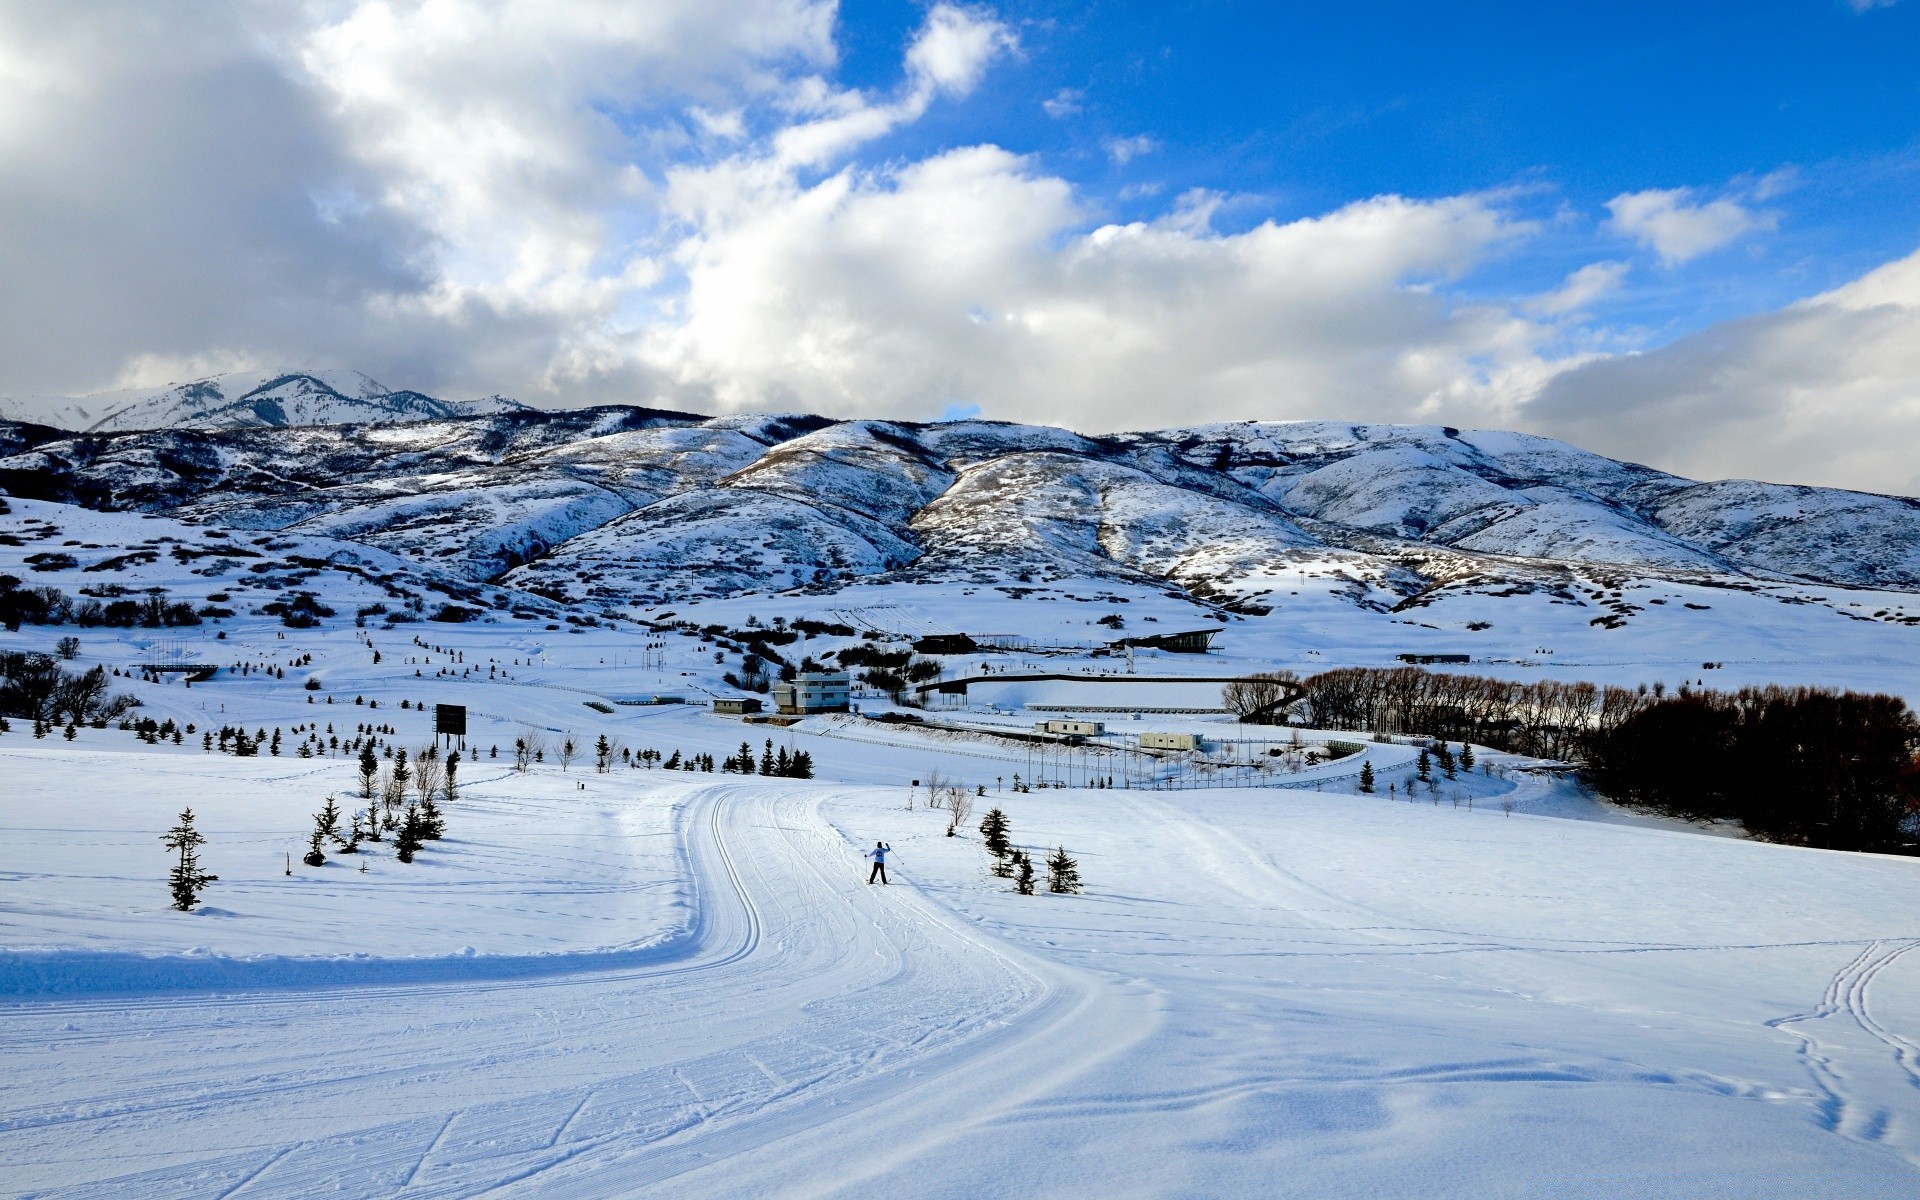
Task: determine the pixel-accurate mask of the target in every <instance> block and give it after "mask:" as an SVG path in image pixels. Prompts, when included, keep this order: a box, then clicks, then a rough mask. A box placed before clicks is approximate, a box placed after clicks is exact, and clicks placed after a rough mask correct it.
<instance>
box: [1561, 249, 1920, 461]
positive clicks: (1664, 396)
mask: <svg viewBox="0 0 1920 1200" xmlns="http://www.w3.org/2000/svg"><path fill="white" fill-rule="evenodd" d="M1524 414H1525V420H1526V421H1527V422H1528V423H1529V424H1530V425H1532V426H1533V427H1535V428H1537V429H1539V430H1541V431H1542V432H1547V433H1552V434H1554V435H1555V436H1559V437H1565V438H1568V439H1570V440H1572V441H1575V442H1578V443H1580V444H1581V445H1585V446H1589V447H1591V448H1593V449H1595V450H1599V451H1602V452H1604V453H1609V454H1616V455H1620V456H1622V457H1626V458H1631V459H1636V460H1639V461H1642V462H1651V463H1654V464H1656V465H1659V466H1662V467H1666V468H1667V469H1670V470H1676V471H1680V472H1682V473H1686V474H1692V475H1696V476H1700V477H1705V478H1721V477H1726V476H1744V477H1750V478H1760V479H1772V480H1784V481H1789V482H1796V483H1817V484H1824V485H1828V486H1833V487H1849V488H1863V489H1867V490H1874V491H1885V492H1895V493H1903V494H1910V495H1911V494H1920V464H1917V463H1916V461H1915V458H1914V452H1913V451H1914V447H1915V446H1920V252H1917V253H1915V254H1913V255H1910V256H1908V257H1906V258H1903V259H1900V260H1898V261H1896V262H1893V263H1889V264H1887V265H1886V266H1883V267H1881V268H1879V269H1878V270H1875V271H1873V272H1870V273H1869V274H1867V275H1865V276H1863V277H1862V278H1860V279H1858V280H1855V281H1854V282H1852V283H1849V284H1847V285H1846V286H1844V287H1841V288H1837V289H1835V290H1833V291H1831V292H1827V293H1825V294H1823V295H1819V296H1815V297H1812V298H1811V299H1808V300H1804V301H1801V302H1800V303H1797V304H1794V305H1791V306H1789V307H1787V308H1785V309H1783V310H1781V311H1779V312H1775V313H1768V314H1764V315H1761V316H1757V317H1750V318H1746V319H1744V320H1737V321H1730V322H1727V323H1725V324H1722V325H1717V326H1714V327H1712V328H1710V329H1707V330H1705V331H1703V332H1701V333H1698V334H1695V335H1693V336H1691V337H1687V338H1683V339H1681V340H1680V341H1678V342H1674V343H1672V344H1671V345H1668V346H1664V347H1662V348H1660V349H1657V350H1653V351H1650V352H1648V353H1645V354H1639V355H1631V356H1625V357H1619V358H1609V359H1601V360H1597V361H1594V362H1591V363H1588V364H1586V365H1584V366H1580V367H1577V368H1575V369H1573V370H1571V371H1568V372H1566V373H1565V374H1563V375H1560V376H1559V377H1557V378H1555V379H1553V380H1552V381H1551V382H1550V383H1548V384H1547V385H1546V386H1545V387H1544V388H1543V389H1542V391H1541V392H1540V394H1539V396H1538V398H1537V399H1536V400H1534V401H1533V402H1532V403H1530V404H1528V405H1527V406H1526V407H1525V409H1524Z"/></svg>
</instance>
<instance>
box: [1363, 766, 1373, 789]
mask: <svg viewBox="0 0 1920 1200" xmlns="http://www.w3.org/2000/svg"><path fill="white" fill-rule="evenodd" d="M1360 790H1361V791H1363V792H1368V793H1371V792H1372V791H1373V764H1372V763H1371V762H1363V763H1361V764H1360Z"/></svg>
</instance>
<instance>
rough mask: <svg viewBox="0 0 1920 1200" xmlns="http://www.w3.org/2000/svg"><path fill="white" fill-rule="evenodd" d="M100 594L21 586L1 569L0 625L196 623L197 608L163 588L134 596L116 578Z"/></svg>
mask: <svg viewBox="0 0 1920 1200" xmlns="http://www.w3.org/2000/svg"><path fill="white" fill-rule="evenodd" d="M99 590H100V591H101V592H102V593H103V594H105V595H106V599H105V600H104V601H103V600H102V599H99V598H96V597H93V596H86V595H82V596H81V597H80V599H78V600H75V599H74V598H73V597H71V596H69V595H67V594H66V593H65V592H63V591H61V590H60V589H59V588H57V587H47V586H45V585H41V586H35V587H23V586H21V581H20V578H19V577H18V576H15V575H0V625H5V626H6V627H7V629H8V630H9V631H13V630H17V629H19V628H20V626H22V625H82V626H88V627H97V626H103V625H104V626H108V627H112V628H120V629H132V628H134V627H136V626H139V627H143V628H146V629H165V628H173V627H176V626H181V625H198V624H200V614H199V613H196V612H195V611H194V610H193V605H191V604H189V603H187V602H186V601H184V600H173V601H169V600H167V599H166V589H165V588H152V589H149V590H148V591H147V592H146V594H145V595H143V596H141V597H140V598H138V599H135V598H133V597H131V596H124V595H122V596H121V597H119V598H115V597H114V596H113V595H111V594H110V593H124V592H125V591H126V589H124V588H121V587H119V586H118V585H115V584H104V585H102V586H101V588H100V589H99Z"/></svg>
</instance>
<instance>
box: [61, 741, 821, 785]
mask: <svg viewBox="0 0 1920 1200" xmlns="http://www.w3.org/2000/svg"><path fill="white" fill-rule="evenodd" d="M67 736H69V737H71V736H73V735H72V734H68V735H67ZM773 773H774V774H775V775H778V776H780V778H782V779H785V778H786V777H787V776H788V774H789V771H788V769H787V748H786V747H785V746H782V747H780V753H778V754H776V755H774V758H773Z"/></svg>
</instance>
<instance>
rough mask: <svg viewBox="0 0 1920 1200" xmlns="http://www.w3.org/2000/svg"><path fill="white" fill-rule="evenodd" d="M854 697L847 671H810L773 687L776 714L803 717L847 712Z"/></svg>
mask: <svg viewBox="0 0 1920 1200" xmlns="http://www.w3.org/2000/svg"><path fill="white" fill-rule="evenodd" d="M852 697H853V683H852V681H851V680H850V679H849V678H848V677H847V673H846V672H845V671H830V672H819V673H815V672H807V673H805V674H802V675H800V676H798V677H797V678H795V679H794V681H793V682H792V683H776V684H774V685H773V707H774V711H776V712H783V713H793V714H798V715H801V716H804V715H806V714H807V713H820V712H846V711H847V706H848V704H849V702H850V701H851V700H852Z"/></svg>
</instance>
